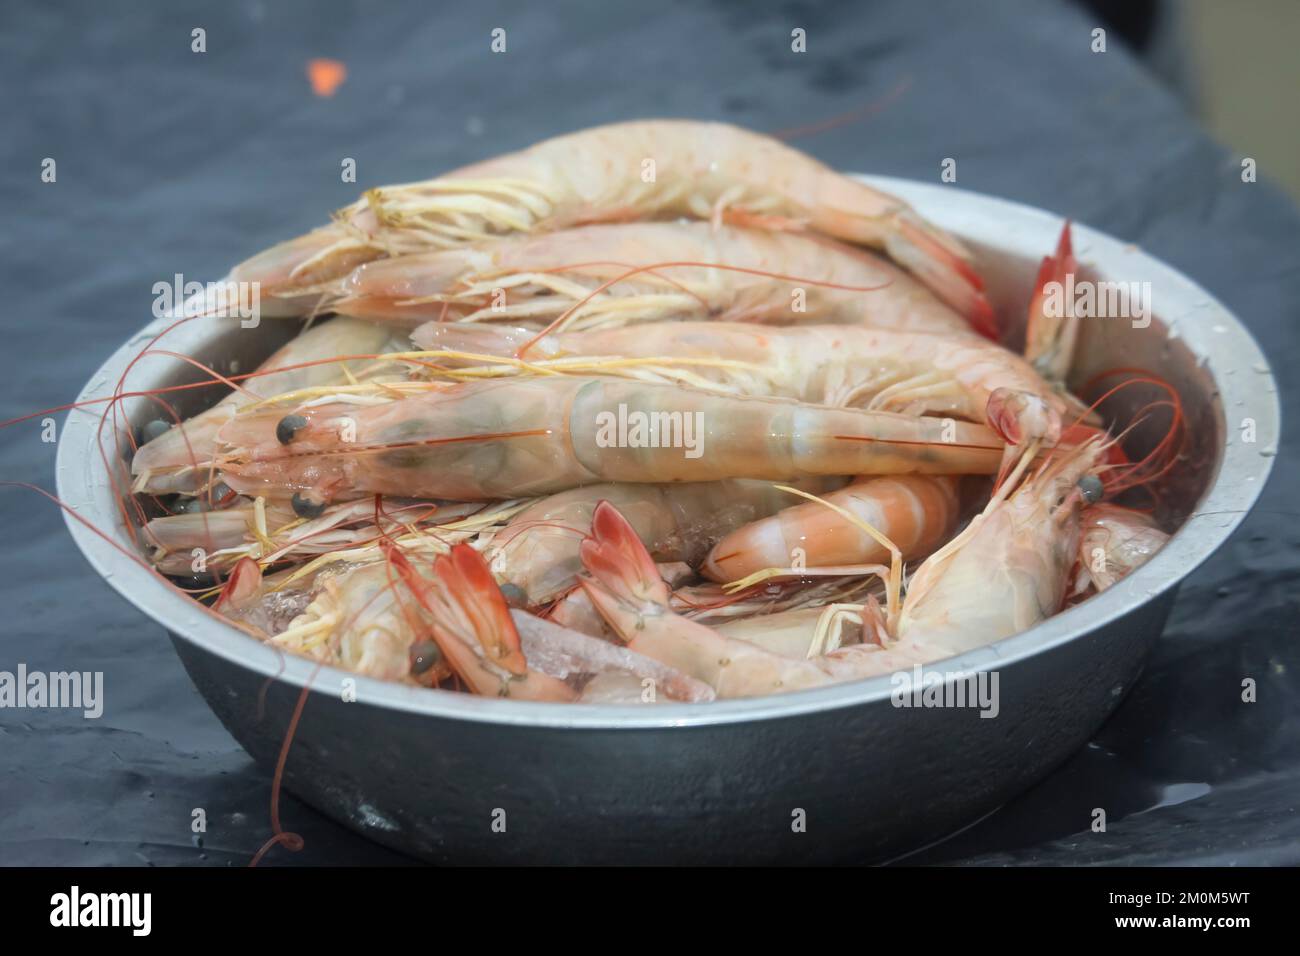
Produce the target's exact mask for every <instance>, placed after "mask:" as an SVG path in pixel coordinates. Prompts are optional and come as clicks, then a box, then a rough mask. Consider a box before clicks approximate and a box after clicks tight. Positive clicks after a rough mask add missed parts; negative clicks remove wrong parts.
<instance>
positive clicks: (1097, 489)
mask: <svg viewBox="0 0 1300 956" xmlns="http://www.w3.org/2000/svg"><path fill="white" fill-rule="evenodd" d="M1104 491H1105V488H1104V487H1103V486H1102V483H1101V479H1100V478H1098V477H1097V476H1096V475H1084V476H1083V477H1082V478H1080V479H1079V493H1080V494H1082V495H1083V500H1084V501H1086V502H1088V504H1090V505H1095V504H1096V503H1097V502H1099V501H1101V496H1102V493H1103V492H1104Z"/></svg>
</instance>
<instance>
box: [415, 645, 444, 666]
mask: <svg viewBox="0 0 1300 956" xmlns="http://www.w3.org/2000/svg"><path fill="white" fill-rule="evenodd" d="M441 661H442V651H441V650H439V649H438V645H437V644H435V643H433V641H420V642H419V643H418V644H416V645H415V646H414V647H412V648H411V673H412V674H424V673H426V672H427V671H429V670H431V669H432V668H433V666H434V665H435V664H437V663H439V662H441Z"/></svg>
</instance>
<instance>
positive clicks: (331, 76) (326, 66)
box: [307, 60, 348, 97]
mask: <svg viewBox="0 0 1300 956" xmlns="http://www.w3.org/2000/svg"><path fill="white" fill-rule="evenodd" d="M347 78H348V68H347V66H345V65H344V64H343V63H341V62H339V61H338V60H308V61H307V79H308V80H310V81H311V91H312V92H313V93H315V94H316V95H317V96H326V97H328V96H333V95H334V91H335V90H337V89H338V88H339V87H340V86H342V85H343V81H344V80H346V79H347Z"/></svg>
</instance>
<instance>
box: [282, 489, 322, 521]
mask: <svg viewBox="0 0 1300 956" xmlns="http://www.w3.org/2000/svg"><path fill="white" fill-rule="evenodd" d="M289 503H290V504H291V505H293V513H294V514H296V515H297V516H298V517H299V518H319V517H320V516H321V515H323V514H324V513H325V502H323V501H312V500H311V499H310V498H304V497H303V496H302V495H301V494H299V493H298V492H296V491H295V492H294V493H293V498H292V499H291V500H290V502H289Z"/></svg>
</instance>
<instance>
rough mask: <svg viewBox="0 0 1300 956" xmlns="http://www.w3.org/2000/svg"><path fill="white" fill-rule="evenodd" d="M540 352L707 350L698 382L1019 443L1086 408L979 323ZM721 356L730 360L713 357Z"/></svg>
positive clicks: (696, 354)
mask: <svg viewBox="0 0 1300 956" xmlns="http://www.w3.org/2000/svg"><path fill="white" fill-rule="evenodd" d="M528 337H529V333H527V332H525V331H522V330H519V329H509V328H500V327H496V326H483V325H454V324H449V323H439V322H431V323H429V324H427V325H424V326H421V327H420V328H419V329H417V330H416V331H415V333H414V335H413V336H412V339H413V340H414V341H415V343H416V344H417V345H419V346H420V347H421V348H426V349H432V350H447V351H463V352H469V353H473V354H479V355H483V354H486V355H501V356H508V355H510V354H513V352H514V350H515V349H516V348H517V347H518V345H519V342H520V341H521V340H525V339H527V338H528ZM534 355H535V357H537V358H556V357H564V356H568V355H586V356H611V357H617V358H659V357H663V358H666V359H699V360H701V361H700V362H698V363H695V364H692V365H690V366H688V367H686V371H688V372H689V374H690V375H691V376H692V381H693V382H696V383H705V382H713V383H716V384H717V385H718V386H719V388H720V389H723V390H730V391H736V392H738V393H740V394H743V395H773V396H779V397H783V398H795V399H799V400H800V401H805V402H816V403H819V404H826V405H863V406H865V407H866V408H869V409H872V410H877V411H894V412H900V413H904V414H909V415H920V414H937V415H955V416H957V417H959V418H964V419H966V420H967V421H977V422H979V421H986V420H987V422H988V424H989V425H990V426H991V427H992V428H993V429H994V430H995V431H997V432H998V434H1000V435H1001V436H1002V437H1003V438H1004V439H1005V440H1006V441H1007V442H1008V443H1009V444H1022V443H1024V442H1025V441H1027V440H1030V439H1034V438H1042V439H1044V440H1046V441H1047V442H1048V443H1049V444H1051V443H1055V442H1056V441H1057V440H1058V439H1059V437H1060V432H1061V426H1062V421H1061V420H1062V418H1063V417H1064V416H1065V415H1066V414H1067V413H1068V412H1069V411H1071V410H1073V409H1075V406H1074V405H1072V403H1071V401H1067V400H1066V399H1064V398H1062V397H1061V396H1060V395H1059V394H1058V393H1057V392H1055V391H1054V390H1053V389H1052V387H1051V386H1050V385H1049V384H1048V383H1047V382H1045V381H1044V380H1043V379H1042V378H1041V377H1040V376H1039V375H1038V373H1037V372H1035V371H1034V370H1033V368H1031V367H1030V366H1029V364H1028V363H1027V362H1025V361H1024V360H1023V359H1021V358H1020V357H1019V356H1017V355H1015V354H1013V353H1011V352H1009V351H1007V350H1006V349H1004V348H1001V347H999V346H997V345H994V344H993V343H991V342H989V341H988V340H986V339H982V338H979V337H978V336H975V335H971V334H969V333H965V334H962V333H958V334H953V335H932V334H928V333H924V332H901V331H892V330H885V329H865V328H857V327H851V326H835V325H814V326H803V327H799V328H755V327H754V326H752V325H745V324H740V323H733V322H681V323H666V322H665V323H656V324H653V325H648V326H634V327H628V328H618V329H598V330H592V331H587V332H565V333H556V334H552V335H549V336H547V337H546V338H544V339H542V340H540V341H539V342H538V345H537V349H536V351H535V353H534ZM717 358H722V359H725V361H722V362H714V363H713V364H709V362H708V361H707V360H709V359H717ZM1078 410H1079V411H1082V409H1078Z"/></svg>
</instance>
